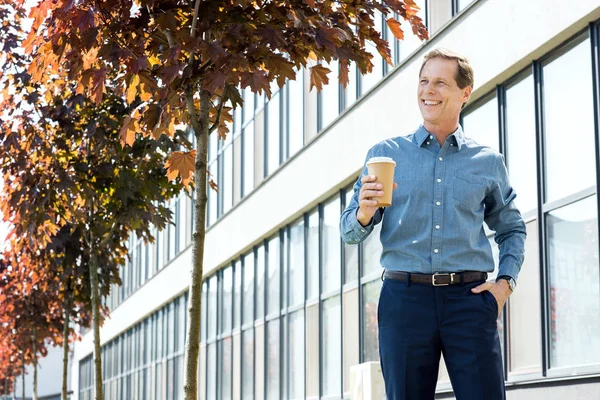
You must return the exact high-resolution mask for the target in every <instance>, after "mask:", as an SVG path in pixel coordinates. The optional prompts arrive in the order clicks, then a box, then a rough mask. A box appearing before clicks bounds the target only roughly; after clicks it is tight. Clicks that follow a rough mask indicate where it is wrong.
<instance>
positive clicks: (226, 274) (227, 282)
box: [221, 267, 233, 332]
mask: <svg viewBox="0 0 600 400" xmlns="http://www.w3.org/2000/svg"><path fill="white" fill-rule="evenodd" d="M232 289H233V273H232V270H231V267H227V268H225V269H224V270H223V292H222V298H223V303H222V307H223V312H222V317H221V324H222V325H221V326H222V330H221V331H222V332H229V331H230V330H231V321H232V319H231V317H232V304H231V301H232V293H231V291H232Z"/></svg>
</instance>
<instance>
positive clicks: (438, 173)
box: [431, 146, 445, 272]
mask: <svg viewBox="0 0 600 400" xmlns="http://www.w3.org/2000/svg"><path fill="white" fill-rule="evenodd" d="M444 148H445V146H444V147H442V149H441V150H440V153H439V154H438V157H437V158H436V160H435V167H434V172H433V173H434V190H433V197H434V202H435V206H434V208H433V225H434V228H435V229H433V230H432V238H431V239H432V240H431V248H432V254H431V260H432V263H431V264H432V267H433V271H432V272H443V271H442V252H441V248H442V230H441V229H440V228H441V225H442V219H443V216H444V212H443V210H444V207H443V202H444V199H443V194H444V186H443V182H444V179H443V178H444V171H445V166H444V164H445V163H444V154H443V153H445V150H444Z"/></svg>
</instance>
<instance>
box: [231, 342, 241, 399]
mask: <svg viewBox="0 0 600 400" xmlns="http://www.w3.org/2000/svg"><path fill="white" fill-rule="evenodd" d="M241 342H242V336H241V334H240V333H237V334H235V335H233V373H232V378H231V379H232V381H233V391H232V393H233V396H234V397H233V398H235V399H239V398H240V391H241V386H240V383H241V380H242V352H241V349H242V344H241Z"/></svg>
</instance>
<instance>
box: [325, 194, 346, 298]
mask: <svg viewBox="0 0 600 400" xmlns="http://www.w3.org/2000/svg"><path fill="white" fill-rule="evenodd" d="M341 243H342V242H341V239H340V198H339V197H338V196H336V197H335V199H333V200H331V201H329V202H328V203H326V204H325V206H324V207H323V289H322V292H323V293H326V292H329V291H331V290H339V289H340V283H341V266H342V265H341V264H342V262H341V258H340V257H341V251H342V250H341Z"/></svg>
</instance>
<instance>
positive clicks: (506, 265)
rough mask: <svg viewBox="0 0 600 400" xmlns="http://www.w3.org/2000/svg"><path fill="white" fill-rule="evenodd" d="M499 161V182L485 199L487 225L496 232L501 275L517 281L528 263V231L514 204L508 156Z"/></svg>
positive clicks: (493, 185) (499, 273) (495, 237)
mask: <svg viewBox="0 0 600 400" xmlns="http://www.w3.org/2000/svg"><path fill="white" fill-rule="evenodd" d="M496 161H497V162H496V164H497V165H496V168H497V175H496V176H497V177H498V180H497V181H496V182H494V183H493V184H492V185H491V186H492V187H491V190H490V191H489V193H488V195H487V196H486V199H485V207H486V208H485V222H486V224H487V225H488V226H489V227H490V229H492V230H494V231H496V234H495V236H494V240H495V241H496V243H497V244H498V248H499V251H500V255H499V267H498V276H501V275H508V276H510V277H511V278H513V279H514V280H515V281H516V280H517V278H518V275H519V272H520V270H521V266H522V265H523V261H524V260H525V239H526V238H527V229H526V226H525V222H524V221H523V218H522V217H521V213H520V212H519V210H518V209H517V207H516V206H515V204H514V199H515V197H516V196H517V195H516V193H515V191H514V190H513V188H512V187H511V186H510V183H509V179H508V171H507V170H506V165H505V164H504V157H503V156H501V155H498V158H497V160H496Z"/></svg>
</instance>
